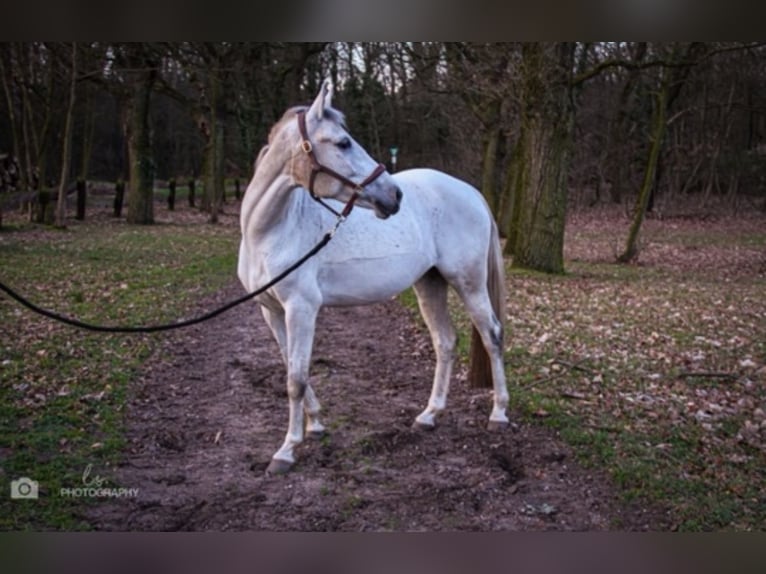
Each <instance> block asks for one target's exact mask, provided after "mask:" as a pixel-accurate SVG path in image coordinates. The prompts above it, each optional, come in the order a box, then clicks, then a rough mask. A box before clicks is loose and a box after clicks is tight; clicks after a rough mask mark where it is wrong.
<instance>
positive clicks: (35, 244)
mask: <svg viewBox="0 0 766 574" xmlns="http://www.w3.org/2000/svg"><path fill="white" fill-rule="evenodd" d="M238 235H239V233H238V229H237V228H236V226H233V225H230V226H209V225H205V224H184V225H176V224H172V223H165V224H161V225H155V226H149V227H142V228H136V227H130V226H127V225H124V224H120V223H111V222H110V223H107V224H105V223H104V222H103V221H101V220H98V218H96V220H95V221H93V222H89V223H84V224H74V223H73V224H71V225H70V227H69V228H68V229H67V230H66V231H52V230H49V229H46V228H42V227H39V226H32V225H29V224H24V223H15V224H14V225H13V226H12V227H11V228H10V229H7V230H6V231H5V232H4V233H3V234H2V235H0V269H2V279H3V281H4V282H6V283H8V284H9V285H11V286H13V287H15V288H17V289H18V290H19V291H21V292H22V293H24V294H25V295H27V296H28V297H29V298H30V299H32V300H33V301H34V302H36V303H38V304H40V305H42V306H44V307H48V308H51V309H55V310H59V311H62V312H65V313H66V314H70V315H74V316H77V317H78V318H81V319H83V320H86V321H91V322H95V323H101V324H142V323H158V322H167V321H174V320H176V319H177V318H178V317H179V316H182V315H183V314H184V313H185V312H187V311H188V310H189V309H190V308H191V307H192V305H193V304H194V302H195V301H197V300H198V299H199V298H201V297H204V296H205V295H207V294H209V293H212V292H214V291H216V290H218V289H219V288H220V287H221V286H223V285H224V284H226V283H228V282H229V281H231V280H232V279H233V278H234V277H235V269H236V253H237V242H238ZM0 325H2V337H1V338H0V476H2V479H3V480H2V483H3V484H4V486H3V489H4V491H5V492H4V493H3V494H2V495H0V530H51V529H53V530H80V529H88V528H89V524H88V522H87V519H86V518H85V516H84V515H83V504H89V503H95V502H96V500H97V499H90V500H89V499H76V498H67V497H63V496H60V489H61V488H76V487H80V486H82V485H83V473H84V471H85V469H86V468H87V467H88V466H89V465H90V466H91V468H92V475H91V476H96V475H98V476H99V477H100V478H103V479H104V483H103V486H105V487H115V488H116V487H126V488H129V487H130V485H118V484H116V483H115V482H114V479H113V472H112V468H113V466H114V464H115V463H116V462H117V461H118V459H119V457H120V456H121V454H122V452H123V449H124V447H125V443H124V439H123V408H124V405H125V403H126V394H127V392H128V387H129V384H130V381H131V380H132V378H133V376H134V373H135V370H136V369H137V368H138V367H139V366H140V365H141V363H142V361H144V360H145V359H146V358H147V357H148V356H149V355H150V354H151V352H152V349H153V348H154V342H155V338H154V337H153V336H143V335H142V336H134V335H130V336H125V335H103V334H91V333H87V332H82V331H76V330H72V329H69V328H67V327H63V326H59V325H58V324H54V323H52V322H50V321H48V320H46V319H43V318H39V317H36V316H34V315H31V314H30V313H29V312H27V311H26V310H22V309H20V308H19V307H18V306H17V305H16V304H15V303H12V302H11V301H10V300H9V299H7V298H0ZM20 476H28V477H30V478H32V479H34V480H36V481H38V482H39V489H40V490H39V493H40V496H39V499H38V500H11V499H10V497H9V496H8V493H9V490H8V489H9V486H10V482H11V481H12V480H13V479H16V478H18V477H20Z"/></svg>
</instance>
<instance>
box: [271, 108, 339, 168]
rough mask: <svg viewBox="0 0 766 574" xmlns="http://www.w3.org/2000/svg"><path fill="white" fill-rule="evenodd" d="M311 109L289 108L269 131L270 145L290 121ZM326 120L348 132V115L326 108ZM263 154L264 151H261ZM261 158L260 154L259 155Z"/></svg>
mask: <svg viewBox="0 0 766 574" xmlns="http://www.w3.org/2000/svg"><path fill="white" fill-rule="evenodd" d="M308 109H309V106H293V107H292V108H289V109H288V110H287V111H286V112H285V113H284V114H282V117H281V118H279V121H277V123H275V124H274V125H273V126H272V127H271V130H270V131H269V139H268V142H269V144H271V143H273V141H274V138H275V137H276V135H277V133H279V131H280V130H281V129H282V126H284V125H285V124H286V123H287V122H288V121H290V120H292V119H293V118H294V117H295V116H297V115H298V112H305V111H307V110H308ZM324 118H325V119H327V120H331V121H334V122H337V123H338V124H340V125H341V126H342V127H343V129H344V130H347V131H348V126H347V125H346V115H345V114H344V113H343V112H341V111H339V110H336V109H335V108H325V110H324ZM261 152H262V153H263V150H261ZM259 157H260V154H259ZM257 164H258V160H256V165H257Z"/></svg>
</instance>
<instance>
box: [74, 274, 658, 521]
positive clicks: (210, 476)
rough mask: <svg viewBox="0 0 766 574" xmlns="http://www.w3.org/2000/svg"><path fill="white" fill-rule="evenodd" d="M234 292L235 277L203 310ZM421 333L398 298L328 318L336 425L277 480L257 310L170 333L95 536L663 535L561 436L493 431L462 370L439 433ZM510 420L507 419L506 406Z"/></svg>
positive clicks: (141, 398) (536, 430)
mask: <svg viewBox="0 0 766 574" xmlns="http://www.w3.org/2000/svg"><path fill="white" fill-rule="evenodd" d="M239 294H241V287H240V286H239V285H238V284H233V285H231V286H230V287H229V288H228V289H226V290H224V291H223V292H222V293H220V294H218V295H216V297H214V298H213V299H212V300H208V301H206V302H204V303H205V305H204V306H205V307H206V308H210V307H211V306H213V305H214V304H215V303H217V302H220V301H224V300H227V299H229V298H232V297H234V296H238V295H239ZM428 341H429V340H428V336H427V333H425V332H423V331H422V330H421V329H420V328H419V327H417V324H416V323H415V322H414V321H413V319H412V317H411V316H410V314H409V312H408V311H406V310H405V309H403V308H402V307H401V306H400V305H399V304H398V303H396V302H394V301H392V302H389V303H385V304H380V305H376V306H372V307H357V308H345V309H327V310H324V311H323V312H322V314H321V315H320V319H319V324H318V328H317V338H316V342H315V347H314V358H313V372H312V374H313V380H314V385H315V389H316V391H317V394H318V397H319V400H320V401H321V403H322V406H323V415H324V416H323V419H322V420H323V422H324V424H325V426H327V428H328V431H329V434H328V435H327V436H326V437H325V438H324V439H321V440H318V441H317V440H313V441H307V442H306V443H304V444H303V445H302V446H301V447H300V449H299V450H298V456H299V460H298V462H297V464H296V466H295V467H294V469H293V470H292V471H291V472H290V473H289V474H287V475H284V476H270V475H266V474H265V473H264V470H265V468H266V466H267V464H268V462H269V458H270V456H271V455H272V454H273V452H274V451H275V450H276V449H277V448H278V446H279V445H280V444H281V441H282V439H283V436H284V432H285V431H286V426H287V400H286V391H285V374H284V368H283V366H282V363H281V361H280V359H279V354H278V351H277V347H276V344H275V343H274V342H273V340H272V338H271V335H270V333H269V331H268V329H267V327H266V325H265V323H264V322H263V320H262V318H261V315H260V313H259V312H258V311H257V309H256V308H255V306H254V305H249V306H248V305H245V306H244V307H241V308H239V309H237V310H234V311H231V312H229V313H226V314H224V315H223V316H221V317H219V318H217V319H215V320H213V321H210V322H208V323H206V324H204V325H202V326H200V327H195V328H192V329H190V330H185V331H181V332H175V333H174V334H172V335H170V336H167V337H166V338H165V339H163V343H162V344H161V346H160V350H159V351H158V352H157V353H156V355H155V357H154V358H153V359H152V360H150V362H149V363H148V364H147V366H146V368H145V370H144V371H143V373H142V375H141V376H140V378H139V380H138V381H137V383H136V384H135V386H134V389H133V393H132V397H131V400H130V404H129V409H128V415H127V416H128V422H127V426H128V428H127V433H128V451H127V454H126V456H125V460H124V464H123V465H122V466H121V467H120V468H119V469H118V470H117V476H116V480H117V482H119V484H120V485H122V486H125V487H130V488H139V489H140V494H139V496H138V497H137V498H136V499H134V500H127V501H126V500H121V501H116V502H110V503H104V504H103V505H101V506H98V507H94V508H92V509H91V511H90V516H89V517H88V518H89V520H90V521H91V522H92V523H93V524H94V526H95V527H96V528H97V529H102V530H304V531H305V530H327V531H361V530H602V529H614V528H620V529H646V528H652V529H654V528H660V527H661V522H662V516H661V514H660V513H658V512H657V511H646V510H644V509H642V508H639V507H636V506H633V507H626V506H624V505H623V504H621V503H620V502H619V501H618V499H617V497H616V491H615V489H614V487H613V486H611V485H610V484H609V482H608V481H607V480H606V479H605V477H604V476H603V475H601V474H600V473H599V472H596V471H593V470H586V469H583V468H582V467H580V466H579V465H578V464H577V463H576V461H575V460H574V457H573V455H572V453H571V451H570V450H569V448H568V447H566V446H565V445H563V444H562V443H561V442H560V441H559V440H557V439H556V437H555V435H554V433H553V432H551V431H549V430H547V429H544V428H540V427H536V426H529V425H526V424H520V425H514V426H513V427H512V428H511V429H509V430H508V431H506V432H504V433H499V434H497V433H490V432H488V431H487V430H486V429H485V424H486V420H487V417H488V415H489V411H490V396H489V391H484V390H481V391H478V390H475V389H471V388H468V386H467V384H466V383H465V380H464V377H462V376H460V375H458V377H457V380H456V381H454V382H453V385H452V390H451V393H450V402H449V410H448V411H447V412H446V413H445V414H444V415H443V416H442V418H441V419H440V421H439V423H440V424H439V426H438V427H437V429H436V430H435V431H433V432H423V431H416V430H413V429H412V428H411V423H412V421H413V419H414V417H415V415H416V414H417V413H418V412H419V411H420V410H421V409H422V408H423V407H424V406H425V403H426V401H427V399H428V394H429V392H430V385H431V376H432V372H433V365H434V359H433V356H432V353H431V350H430V344H429V343H428ZM511 414H512V413H511Z"/></svg>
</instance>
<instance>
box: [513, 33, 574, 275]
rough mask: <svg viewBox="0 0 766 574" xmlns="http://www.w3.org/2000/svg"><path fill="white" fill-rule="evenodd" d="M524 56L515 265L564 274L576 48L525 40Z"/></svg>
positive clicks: (515, 190)
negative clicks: (571, 77)
mask: <svg viewBox="0 0 766 574" xmlns="http://www.w3.org/2000/svg"><path fill="white" fill-rule="evenodd" d="M522 57H523V62H522V66H521V67H522V75H523V79H522V94H521V95H522V98H523V99H522V114H521V131H520V134H519V144H518V146H519V147H518V148H517V150H516V153H517V154H518V155H517V156H516V159H517V161H518V169H519V172H518V174H517V175H516V176H515V177H516V180H515V181H516V186H515V189H514V190H513V192H514V211H513V216H512V218H511V227H510V229H509V233H508V235H509V237H513V238H514V242H513V244H511V245H510V248H511V249H512V252H513V266H514V267H518V268H524V269H532V270H536V271H543V272H546V273H563V272H564V228H565V222H566V201H567V175H568V169H569V158H570V152H571V141H572V131H573V129H574V109H573V104H572V87H571V84H570V81H569V80H570V76H571V70H572V60H573V57H574V46H573V45H571V44H569V43H558V44H555V45H545V44H539V43H534V44H526V45H525V46H524V47H523V50H522Z"/></svg>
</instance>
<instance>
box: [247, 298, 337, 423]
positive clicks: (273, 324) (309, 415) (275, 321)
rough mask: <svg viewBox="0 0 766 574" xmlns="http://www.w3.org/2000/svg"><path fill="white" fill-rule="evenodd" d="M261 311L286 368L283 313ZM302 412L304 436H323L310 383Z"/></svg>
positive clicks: (316, 400)
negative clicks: (304, 423)
mask: <svg viewBox="0 0 766 574" xmlns="http://www.w3.org/2000/svg"><path fill="white" fill-rule="evenodd" d="M261 311H262V313H263V317H264V319H266V324H268V326H269V328H270V329H271V332H272V333H273V335H274V339H276V341H277V344H278V345H279V352H280V353H281V354H282V360H283V361H284V363H285V367H287V366H288V360H287V326H286V324H285V313H284V311H282V310H281V309H280V310H273V309H269V308H267V307H264V306H262V307H261ZM303 410H304V414H305V415H306V434H307V435H308V436H309V437H311V438H318V437H321V436H322V435H324V432H325V427H324V425H322V423H320V422H319V411H320V410H321V406H320V404H319V400H318V399H317V396H316V393H315V392H314V389H313V388H312V386H311V383H309V382H307V383H306V392H305V394H304V395H303Z"/></svg>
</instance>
